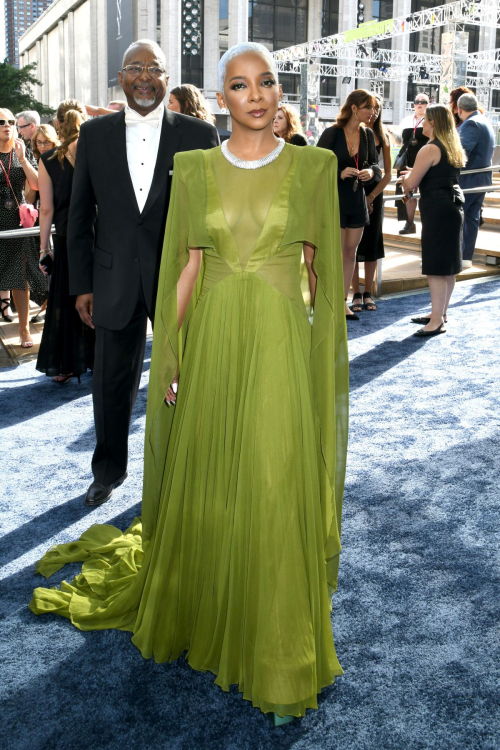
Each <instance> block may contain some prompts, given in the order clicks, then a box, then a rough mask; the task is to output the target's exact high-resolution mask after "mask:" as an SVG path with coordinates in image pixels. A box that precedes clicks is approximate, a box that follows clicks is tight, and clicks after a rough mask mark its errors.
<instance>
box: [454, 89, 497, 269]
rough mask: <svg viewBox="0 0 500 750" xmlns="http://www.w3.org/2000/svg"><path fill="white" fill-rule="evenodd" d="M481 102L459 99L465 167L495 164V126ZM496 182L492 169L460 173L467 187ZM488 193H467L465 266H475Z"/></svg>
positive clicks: (472, 98) (468, 97) (471, 97)
mask: <svg viewBox="0 0 500 750" xmlns="http://www.w3.org/2000/svg"><path fill="white" fill-rule="evenodd" d="M477 104H478V102H477V99H476V97H475V96H474V94H462V96H461V97H460V99H459V100H458V102H457V107H458V116H459V117H460V119H461V120H462V124H461V125H460V127H459V129H458V134H459V136H460V140H461V142H462V146H463V148H464V151H465V153H466V154H467V164H466V165H465V167H464V170H467V169H482V168H483V167H491V159H492V157H493V151H494V149H495V136H494V134H493V128H492V127H491V125H490V123H489V122H488V120H487V119H486V117H485V116H484V115H482V114H481V112H479V111H478V109H477ZM492 181H493V176H492V173H491V172H479V173H477V174H465V175H461V176H460V187H461V188H462V189H463V190H465V189H466V188H472V187H481V186H484V185H491V184H492ZM485 195H486V193H467V195H466V196H465V204H464V233H463V242H462V259H463V260H462V264H463V267H464V268H470V267H471V266H472V256H473V255H474V249H475V247H476V240H477V233H478V231H479V220H480V215H481V206H482V205H483V201H484V196H485Z"/></svg>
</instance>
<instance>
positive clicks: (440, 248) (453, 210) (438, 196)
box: [420, 190, 464, 276]
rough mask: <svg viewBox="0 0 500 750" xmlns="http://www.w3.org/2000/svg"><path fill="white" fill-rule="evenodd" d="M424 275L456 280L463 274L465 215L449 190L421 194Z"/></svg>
mask: <svg viewBox="0 0 500 750" xmlns="http://www.w3.org/2000/svg"><path fill="white" fill-rule="evenodd" d="M420 217H421V221H422V240H421V241H422V273H423V274H425V275H426V276H455V275H456V274H457V273H460V271H461V270H462V228H463V220H464V212H463V210H462V207H461V205H460V204H459V203H455V202H454V201H453V196H452V193H451V191H450V190H431V191H429V192H428V193H427V194H425V193H424V192H423V191H422V196H421V198H420Z"/></svg>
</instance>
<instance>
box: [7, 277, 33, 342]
mask: <svg viewBox="0 0 500 750" xmlns="http://www.w3.org/2000/svg"><path fill="white" fill-rule="evenodd" d="M12 296H13V298H14V304H15V306H16V310H17V314H18V316H19V338H20V339H21V346H23V347H24V348H29V347H31V346H33V339H32V338H31V334H30V326H29V321H28V316H29V308H30V290H29V287H28V284H26V289H13V290H12Z"/></svg>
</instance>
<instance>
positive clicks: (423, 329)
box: [413, 323, 446, 336]
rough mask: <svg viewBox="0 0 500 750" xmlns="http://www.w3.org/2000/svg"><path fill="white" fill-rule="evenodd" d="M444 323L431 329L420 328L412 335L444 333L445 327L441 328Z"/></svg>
mask: <svg viewBox="0 0 500 750" xmlns="http://www.w3.org/2000/svg"><path fill="white" fill-rule="evenodd" d="M443 326H444V323H441V325H440V326H438V327H437V328H434V330H433V331H426V330H425V328H421V329H420V330H419V331H415V333H414V334H413V335H414V336H438V335H439V334H440V333H446V328H443Z"/></svg>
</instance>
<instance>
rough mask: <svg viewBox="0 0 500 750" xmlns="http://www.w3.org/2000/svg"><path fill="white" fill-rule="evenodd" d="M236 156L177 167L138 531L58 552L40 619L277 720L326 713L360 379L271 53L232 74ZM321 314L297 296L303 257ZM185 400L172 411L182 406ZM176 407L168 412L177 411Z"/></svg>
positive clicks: (324, 163) (111, 533)
mask: <svg viewBox="0 0 500 750" xmlns="http://www.w3.org/2000/svg"><path fill="white" fill-rule="evenodd" d="M220 73H221V77H222V80H221V93H220V94H219V100H220V104H221V106H226V107H228V108H229V111H230V113H231V116H232V121H233V130H232V135H231V138H230V139H229V141H227V145H226V146H224V147H223V148H222V149H221V148H216V149H213V150H211V151H193V152H186V153H179V154H177V155H176V157H175V166H174V177H173V185H172V194H171V200H170V208H169V213H168V220H167V226H166V232H165V244H164V249H163V257H162V267H161V273H160V280H159V288H158V299H157V307H156V317H155V329H154V337H153V353H152V360H151V374H150V382H149V393H148V406H147V417H146V443H145V467H144V489H143V504H142V517H141V519H135V520H134V522H133V523H132V525H131V526H130V528H129V529H127V530H126V531H125V532H121V531H119V530H118V529H116V528H114V527H113V526H110V525H95V526H92V527H91V528H90V529H89V530H88V531H87V532H85V533H84V534H83V535H82V537H81V538H80V540H79V541H77V542H72V543H69V544H63V545H59V546H57V547H54V548H52V549H51V550H49V551H48V552H47V553H46V555H45V556H44V557H43V558H42V560H40V561H39V563H38V564H37V570H38V572H39V573H41V574H42V575H44V576H46V577H48V576H50V575H51V574H52V573H54V572H55V571H56V570H59V569H60V568H61V567H62V566H63V565H64V564H65V563H67V562H74V561H82V562H83V565H82V573H81V574H80V575H79V576H77V577H76V579H75V580H74V581H72V582H71V583H66V582H63V584H62V585H61V587H60V590H57V589H47V588H38V589H36V590H35V592H34V596H33V599H32V601H31V604H30V607H31V609H32V611H33V612H35V613H36V614H42V613H44V612H56V613H58V614H60V615H62V616H64V617H68V618H69V619H70V620H71V621H72V623H73V624H74V625H75V626H76V627H78V628H80V629H82V630H91V629H100V628H118V629H121V630H128V631H130V632H132V633H133V637H132V641H133V643H134V644H135V645H136V646H137V647H138V648H139V649H140V651H141V653H142V655H143V656H144V657H145V658H150V657H154V659H155V660H156V661H157V662H163V661H172V660H173V659H176V658H178V657H179V656H180V655H181V654H183V653H185V654H186V658H187V659H188V662H189V664H190V665H191V666H192V667H193V668H194V669H198V670H202V671H205V670H210V671H211V672H213V673H214V674H215V675H216V680H215V681H216V683H217V684H218V685H220V686H221V687H222V689H223V690H228V689H229V686H230V685H231V684H237V685H238V686H239V689H240V691H241V692H242V693H243V697H244V698H246V699H248V700H251V701H252V703H253V705H254V706H257V707H259V708H260V709H261V710H262V711H263V712H265V713H271V714H273V715H274V716H275V720H276V722H277V723H279V719H278V718H277V717H289V716H303V715H304V713H305V711H306V709H307V708H317V694H318V693H319V692H320V691H321V689H322V688H323V687H325V686H327V685H329V684H331V683H332V682H333V681H334V678H335V676H336V675H339V674H342V669H341V666H340V664H339V662H338V660H337V656H336V653H335V647H334V643H333V636H332V627H331V619H330V612H331V600H330V596H331V593H332V592H333V591H334V590H335V588H336V584H337V569H338V558H339V553H340V516H341V504H342V493H343V483H344V472H345V458H346V444H347V412H348V360H347V345H346V325H345V317H344V306H343V296H344V294H343V289H342V260H341V246H340V229H339V213H338V202H337V193H336V186H337V178H336V158H335V156H334V155H333V154H332V153H331V152H329V151H326V150H323V149H319V148H312V147H305V148H299V147H297V146H292V145H289V144H285V143H284V142H282V141H280V140H279V139H277V138H276V137H275V136H274V134H273V126H272V123H273V117H274V115H275V113H276V111H277V108H278V105H279V99H280V98H281V89H280V87H279V85H278V82H277V76H276V72H275V68H274V63H273V61H272V58H271V57H270V56H269V53H268V52H267V51H266V50H265V48H264V47H262V46H261V45H255V44H245V45H239V46H238V47H236V48H233V49H231V50H229V51H228V52H227V53H226V55H224V57H223V58H222V59H221V62H220ZM302 255H303V256H304V258H305V265H306V266H307V271H308V279H309V286H310V291H311V297H312V300H313V304H314V315H313V324H312V326H311V323H310V322H309V317H308V313H307V310H306V307H305V304H304V301H303V297H302V292H301V283H300V282H301V257H302ZM177 381H178V392H177V385H176V384H177ZM174 402H176V403H175V405H174Z"/></svg>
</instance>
